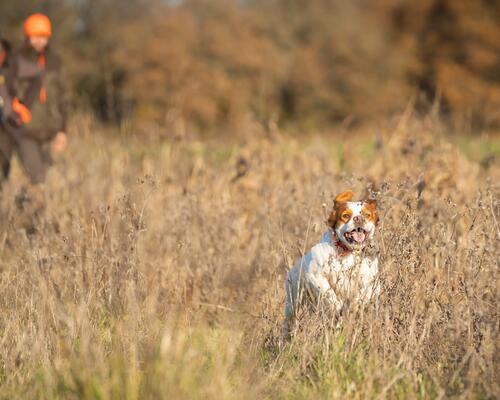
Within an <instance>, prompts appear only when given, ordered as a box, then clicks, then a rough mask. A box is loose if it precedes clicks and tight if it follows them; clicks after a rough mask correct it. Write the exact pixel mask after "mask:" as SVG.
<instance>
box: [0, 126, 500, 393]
mask: <svg viewBox="0 0 500 400" xmlns="http://www.w3.org/2000/svg"><path fill="white" fill-rule="evenodd" d="M440 129H441V128H440V127H439V126H438V125H436V124H432V123H429V122H428V121H427V122H426V121H423V122H422V121H420V122H418V121H413V120H402V121H401V122H400V123H399V124H398V125H397V126H395V127H394V128H393V129H392V130H391V131H390V132H388V133H387V135H383V136H382V140H381V141H380V143H378V145H377V146H371V145H369V146H368V152H366V151H361V150H360V148H362V146H361V145H360V143H359V142H356V140H351V141H344V142H343V143H340V142H338V141H337V142H332V140H330V139H321V138H317V139H313V140H309V141H308V142H307V144H304V143H299V142H298V141H297V140H295V139H291V138H287V137H285V136H282V135H280V134H273V135H270V136H269V135H268V136H266V135H264V134H261V133H259V132H254V133H253V135H252V137H253V138H252V139H251V140H247V141H245V142H244V143H240V144H235V145H234V146H233V147H227V146H225V147H222V146H220V145H219V144H218V143H217V142H210V141H207V142H198V141H189V142H183V141H181V142H172V141H161V140H149V141H148V142H147V143H144V142H141V141H140V140H138V139H136V138H133V137H129V138H124V137H121V138H120V137H117V136H112V137H107V136H106V135H104V134H93V133H92V130H93V128H92V125H91V124H90V122H89V121H88V120H87V119H85V118H80V119H78V120H75V121H74V129H73V131H75V132H76V133H75V135H74V137H73V144H72V147H71V148H70V150H69V152H68V154H66V155H65V156H64V157H63V158H62V159H60V160H58V163H57V165H56V166H55V167H54V169H53V171H51V174H50V177H49V180H48V182H47V185H46V203H47V207H46V210H45V211H44V213H43V214H42V215H41V216H40V218H39V219H38V220H37V224H36V225H37V226H36V228H37V232H36V233H35V234H34V235H32V236H29V237H28V236H27V235H26V234H25V233H24V232H23V231H22V230H20V229H18V224H17V223H16V218H17V217H18V212H17V211H16V208H15V202H14V197H15V195H16V193H17V191H18V189H19V185H20V183H19V182H20V181H21V180H22V177H21V176H20V171H19V169H18V168H17V169H15V171H14V177H13V178H14V179H12V181H11V183H9V185H7V186H6V187H5V190H4V193H3V196H2V198H1V208H0V221H1V224H0V268H1V274H0V289H1V293H2V296H1V298H0V311H1V314H0V327H1V330H0V342H1V349H2V351H1V359H0V362H1V363H0V384H1V388H0V397H2V398H65V399H66V398H75V399H76V398H102V399H138V398H141V399H158V398H165V399H167V398H169V399H170V398H217V399H219V398H239V399H240V398H313V397H314V398H317V397H320V398H359V399H364V398H436V397H443V396H452V397H463V398H470V397H478V398H495V397H497V396H499V395H500V393H499V387H498V365H499V363H498V361H499V360H498V351H497V340H498V279H497V276H498V256H499V254H498V239H499V235H500V233H499V225H498V220H499V201H498V193H499V186H498V182H499V181H498V178H499V176H500V175H499V171H500V168H499V165H498V163H495V162H492V163H490V164H488V165H483V166H481V165H480V163H478V162H474V161H470V160H469V159H467V158H466V157H465V156H464V155H463V154H462V153H461V152H460V151H459V150H457V148H456V147H455V146H453V145H451V144H450V143H449V142H447V141H446V140H445V139H444V138H443V137H442V136H441V134H440ZM363 146H364V147H363V148H365V149H366V148H367V146H366V144H364V145H363ZM346 188H352V189H354V190H355V192H356V193H357V194H359V195H364V194H367V193H368V192H370V191H371V192H372V194H373V195H375V196H376V198H377V200H378V203H379V207H380V209H381V223H380V226H379V230H378V234H377V243H378V247H379V251H380V259H381V279H382V282H383V291H382V295H381V297H380V299H379V301H378V302H377V303H376V304H371V305H369V306H368V307H367V308H364V309H354V308H353V309H351V310H350V311H349V312H348V313H347V315H346V316H345V317H344V320H343V323H342V327H341V328H340V329H338V330H335V329H333V328H332V327H331V326H329V324H328V323H327V322H325V321H323V320H321V319H320V318H319V317H318V316H314V315H303V316H301V318H300V319H299V323H298V328H297V330H296V332H295V337H294V339H293V340H292V341H291V342H290V343H288V344H286V345H284V346H280V345H279V336H280V330H281V322H282V317H283V315H282V311H283V297H284V288H283V281H284V277H285V274H286V271H287V268H288V267H289V266H290V265H291V264H292V263H293V261H294V260H295V259H296V257H297V256H299V254H300V253H301V252H303V251H304V250H306V249H307V248H308V246H310V245H311V244H313V243H314V242H315V241H316V240H317V239H318V238H319V237H320V236H321V234H322V232H323V230H324V229H325V223H324V221H325V217H326V212H327V210H328V209H329V207H330V206H331V205H332V195H334V194H336V193H338V192H340V191H341V190H344V189H346Z"/></svg>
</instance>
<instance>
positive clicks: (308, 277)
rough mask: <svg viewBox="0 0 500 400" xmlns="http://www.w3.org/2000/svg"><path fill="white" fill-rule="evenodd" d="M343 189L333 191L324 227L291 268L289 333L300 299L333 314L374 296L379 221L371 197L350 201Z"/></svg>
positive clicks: (287, 303)
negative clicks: (376, 239)
mask: <svg viewBox="0 0 500 400" xmlns="http://www.w3.org/2000/svg"><path fill="white" fill-rule="evenodd" d="M353 196H354V194H353V192H352V191H350V190H349V191H346V192H343V193H341V194H339V195H338V196H337V197H335V201H334V206H333V210H332V212H331V213H330V216H329V218H328V230H327V231H326V232H325V234H324V235H323V237H322V239H321V241H320V242H319V243H318V244H316V245H315V246H313V247H312V249H311V251H310V252H309V253H307V254H305V255H304V256H303V257H302V258H301V259H299V260H298V261H297V262H296V263H295V265H294V266H293V267H292V268H291V269H290V271H289V272H288V275H287V279H286V282H285V289H286V299H285V323H284V334H285V336H287V337H288V335H289V333H290V329H291V327H292V325H293V322H294V320H295V317H296V315H297V311H298V309H299V307H300V306H301V305H303V304H304V303H309V305H310V306H312V307H313V308H316V307H317V306H319V305H320V304H323V305H327V307H328V308H329V309H331V310H332V311H333V312H334V315H336V316H337V317H338V316H340V314H341V313H342V312H343V311H344V309H345V308H346V307H347V306H348V305H349V304H352V303H353V302H355V303H357V304H363V303H364V302H365V301H367V300H369V299H371V298H372V297H374V296H378V293H379V291H380V286H379V283H378V257H377V255H376V252H375V251H371V252H370V251H369V249H373V237H374V233H375V228H376V226H377V224H378V219H379V218H378V213H377V204H376V201H375V200H371V199H369V200H363V201H352V198H353Z"/></svg>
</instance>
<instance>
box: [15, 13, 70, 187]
mask: <svg viewBox="0 0 500 400" xmlns="http://www.w3.org/2000/svg"><path fill="white" fill-rule="evenodd" d="M24 35H25V43H24V46H23V47H22V48H21V49H20V50H19V51H18V52H17V53H15V54H14V55H13V57H12V63H11V66H10V67H9V68H10V69H11V73H10V75H11V76H12V79H13V80H14V92H15V95H16V97H15V98H14V99H13V101H12V109H13V110H14V112H15V114H16V118H13V119H11V120H10V121H9V125H10V126H9V128H10V139H11V147H12V150H11V152H10V154H8V156H11V155H12V152H13V150H14V149H15V150H17V152H18V153H19V156H20V159H21V163H22V165H23V167H24V170H25V172H26V175H27V176H28V178H29V180H30V181H31V183H32V184H34V185H37V184H40V183H43V182H44V180H45V177H46V173H47V169H48V167H49V165H50V164H51V156H50V150H51V149H52V151H54V152H61V151H64V149H65V148H66V146H67V137H66V133H65V132H66V104H67V99H66V94H65V90H64V84H63V83H64V82H63V79H62V62H61V58H60V57H59V56H58V55H57V53H56V52H55V51H54V50H53V49H52V46H51V45H50V38H51V36H52V24H51V22H50V20H49V18H48V17H47V16H45V15H43V14H33V15H31V16H29V17H28V18H27V19H26V20H25V22H24Z"/></svg>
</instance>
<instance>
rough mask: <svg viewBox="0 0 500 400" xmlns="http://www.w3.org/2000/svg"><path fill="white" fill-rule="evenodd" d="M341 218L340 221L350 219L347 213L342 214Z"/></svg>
mask: <svg viewBox="0 0 500 400" xmlns="http://www.w3.org/2000/svg"><path fill="white" fill-rule="evenodd" d="M341 218H342V219H349V218H351V214H349V213H344V214H342V216H341Z"/></svg>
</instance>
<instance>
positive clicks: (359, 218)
mask: <svg viewBox="0 0 500 400" xmlns="http://www.w3.org/2000/svg"><path fill="white" fill-rule="evenodd" d="M353 221H354V223H355V224H356V225H363V222H364V221H363V217H362V216H361V215H356V216H355V217H354V218H353Z"/></svg>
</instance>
